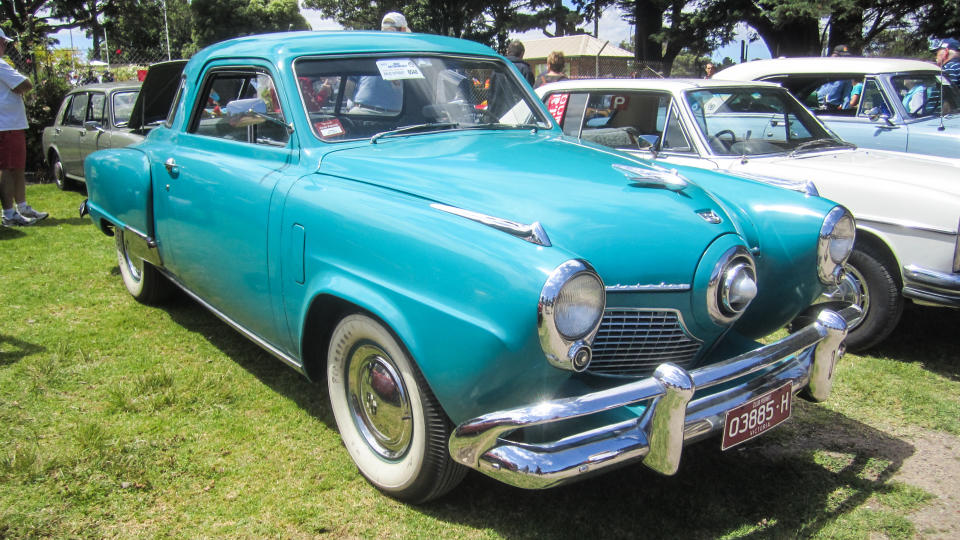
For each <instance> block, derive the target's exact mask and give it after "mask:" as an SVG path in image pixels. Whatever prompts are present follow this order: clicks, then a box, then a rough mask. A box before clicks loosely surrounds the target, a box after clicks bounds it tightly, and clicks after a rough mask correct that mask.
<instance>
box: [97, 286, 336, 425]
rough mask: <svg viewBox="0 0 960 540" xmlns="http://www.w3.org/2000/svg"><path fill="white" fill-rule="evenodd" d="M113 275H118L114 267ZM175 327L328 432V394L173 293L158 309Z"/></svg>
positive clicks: (329, 413) (334, 422)
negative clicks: (204, 342)
mask: <svg viewBox="0 0 960 540" xmlns="http://www.w3.org/2000/svg"><path fill="white" fill-rule="evenodd" d="M111 272H112V273H116V274H119V273H120V270H119V269H118V268H117V267H114V268H113V269H112V270H111ZM161 307H162V309H164V310H165V311H166V312H167V313H168V314H169V315H170V318H171V319H172V320H173V321H174V322H176V323H177V324H178V325H180V326H182V327H184V328H186V329H188V330H191V331H193V332H197V333H199V334H201V335H203V336H204V339H206V340H207V341H208V342H209V343H210V344H211V345H213V346H214V347H216V348H217V349H219V350H220V351H222V352H223V353H224V354H225V355H227V356H229V357H230V358H231V359H232V360H233V361H234V362H236V363H237V365H239V366H240V367H242V368H243V369H245V370H247V371H248V372H249V373H250V374H252V375H253V376H254V377H256V378H257V379H259V380H260V381H261V382H262V383H264V384H266V385H267V386H269V387H270V388H271V389H272V390H273V391H274V392H277V393H279V394H282V395H284V396H286V397H288V398H290V399H292V400H294V402H295V403H296V404H297V405H298V406H299V407H300V408H301V409H303V410H304V411H306V412H307V413H308V414H310V415H311V416H313V417H315V418H317V419H319V420H320V421H322V422H323V423H324V424H326V425H327V426H328V427H329V428H331V429H336V421H335V420H334V418H333V414H332V413H331V412H330V408H329V407H328V405H327V392H326V388H325V387H324V385H322V384H314V383H312V382H310V381H309V380H308V379H307V378H306V377H304V376H303V375H300V374H299V373H297V372H296V371H294V370H293V369H292V368H291V367H289V366H287V365H286V364H284V363H283V362H281V361H280V360H278V359H277V358H275V357H274V356H273V355H271V354H270V353H268V352H266V351H264V350H263V349H262V348H260V347H259V346H258V345H256V344H255V343H253V342H252V341H250V340H249V339H247V338H246V337H244V336H243V335H241V334H240V333H239V332H237V331H236V330H234V329H233V328H231V327H230V326H229V325H227V324H226V323H225V322H223V321H221V320H220V319H218V318H217V317H216V316H215V315H213V314H212V313H211V312H210V311H208V310H207V309H206V308H204V307H203V306H201V305H200V304H198V303H197V302H195V301H194V300H193V299H191V298H190V297H188V296H187V295H186V294H183V293H179V292H178V293H177V294H175V295H174V296H173V297H172V298H171V299H170V300H169V301H168V302H166V304H165V305H163V306H161Z"/></svg>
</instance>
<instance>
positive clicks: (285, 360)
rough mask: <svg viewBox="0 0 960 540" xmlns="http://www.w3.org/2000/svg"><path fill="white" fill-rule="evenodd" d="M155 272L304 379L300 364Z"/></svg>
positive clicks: (172, 277) (171, 277) (164, 271)
mask: <svg viewBox="0 0 960 540" xmlns="http://www.w3.org/2000/svg"><path fill="white" fill-rule="evenodd" d="M157 270H159V271H160V272H161V273H163V275H164V276H165V277H166V278H167V279H169V280H170V282H171V283H173V284H174V285H176V286H177V287H179V288H180V289H181V290H182V291H183V292H184V293H186V294H187V296H189V297H190V298H193V299H194V300H196V302H197V303H198V304H200V305H201V306H203V307H205V308H207V309H208V310H209V311H210V313H213V314H214V315H216V317H217V318H218V319H220V320H221V321H223V322H225V323H227V325H228V326H230V327H231V328H233V329H234V330H236V331H237V332H240V333H241V334H243V336H244V337H246V338H247V339H249V340H250V341H252V342H254V343H256V344H257V345H259V346H260V348H262V349H263V350H265V351H267V352H268V353H270V354H272V355H273V356H275V357H277V359H279V360H280V361H281V362H283V363H284V364H287V365H288V366H290V367H292V368H293V369H295V370H297V372H298V373H300V374H301V375H303V376H305V377H306V376H307V372H306V370H305V369H304V367H303V363H302V362H300V361H298V360H297V359H296V358H294V357H292V356H290V355H288V354H287V353H285V352H283V351H281V350H280V349H278V348H276V347H274V346H273V345H271V344H270V343H268V342H267V341H266V340H264V339H263V338H261V337H260V336H258V335H257V334H255V333H253V332H252V331H250V330H247V328H246V327H244V326H243V325H241V324H240V323H238V322H237V321H235V320H233V319H231V318H230V317H228V316H227V315H225V314H224V313H223V312H221V311H220V310H218V309H217V308H215V307H213V306H212V305H210V304H209V303H208V302H207V301H206V300H204V299H203V298H200V297H199V296H198V295H197V294H196V293H194V292H193V291H191V290H190V289H188V288H187V286H186V285H184V284H183V283H180V281H179V280H177V278H175V277H174V276H173V275H172V274H170V273H169V272H167V271H166V270H164V269H162V268H157Z"/></svg>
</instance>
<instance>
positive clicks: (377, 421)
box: [345, 344, 413, 460]
mask: <svg viewBox="0 0 960 540" xmlns="http://www.w3.org/2000/svg"><path fill="white" fill-rule="evenodd" d="M347 365H348V367H347V378H346V382H345V384H346V386H347V400H348V402H349V406H350V414H351V415H352V416H353V421H354V423H355V424H356V426H357V429H359V430H360V433H361V435H363V438H364V440H366V442H367V444H368V445H369V446H370V448H371V449H373V451H374V452H376V453H377V454H379V455H380V456H381V457H383V458H385V459H390V460H396V459H399V458H401V457H403V455H404V454H406V452H407V450H408V449H409V448H410V441H411V439H412V438H413V417H412V416H411V412H410V411H411V408H410V399H409V396H408V395H407V390H406V387H405V386H404V384H403V378H402V377H401V376H400V373H399V371H398V370H397V367H396V366H395V365H394V364H393V362H392V361H391V360H390V357H389V356H388V355H387V353H385V352H384V351H383V350H382V349H380V348H379V347H377V346H376V345H372V344H364V345H360V346H358V347H357V348H356V349H354V351H353V353H352V354H351V355H350V358H349V363H348V364H347Z"/></svg>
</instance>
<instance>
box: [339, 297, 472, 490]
mask: <svg viewBox="0 0 960 540" xmlns="http://www.w3.org/2000/svg"><path fill="white" fill-rule="evenodd" d="M327 387H328V392H329V395H330V405H331V408H332V409H333V414H334V417H335V418H336V421H337V428H338V429H339V430H340V437H341V439H343V444H344V446H346V448H347V451H348V452H349V453H350V457H351V458H353V461H354V463H356V465H357V468H358V469H359V470H360V474H362V475H363V476H364V477H365V478H366V479H367V480H368V481H369V482H370V483H371V484H373V485H374V486H375V487H376V488H377V489H379V490H380V491H382V492H384V493H386V494H387V495H390V496H391V497H395V498H397V499H401V500H404V501H409V502H424V501H427V500H430V499H434V498H436V497H439V496H440V495H443V494H444V493H446V492H447V491H449V490H451V489H453V488H454V487H455V486H456V485H457V484H458V483H459V482H460V480H461V479H462V478H463V476H464V474H466V470H467V469H466V468H465V467H463V466H462V465H459V464H457V463H455V462H454V461H453V460H452V459H451V458H450V454H449V452H448V451H447V440H448V439H449V437H450V431H451V429H452V425H451V424H450V422H449V420H447V418H446V416H445V415H444V413H443V411H442V409H441V408H440V405H439V403H438V402H437V399H436V397H434V395H433V392H431V390H430V388H429V387H428V386H427V384H426V382H425V380H424V378H423V375H422V374H421V373H420V371H419V370H418V369H417V367H416V366H415V365H414V364H413V362H412V361H411V360H410V358H409V357H408V355H407V354H406V352H405V351H404V349H403V348H402V347H401V346H400V345H399V343H398V342H397V340H396V339H395V338H394V336H393V334H392V333H390V331H389V330H387V329H386V328H385V327H384V326H383V325H381V324H380V323H379V322H377V321H375V320H374V319H372V318H371V317H368V316H366V315H362V314H353V315H349V316H347V317H345V318H344V319H343V320H341V321H340V323H339V324H338V325H337V327H336V328H335V329H334V331H333V335H332V336H331V340H330V348H329V351H328V356H327Z"/></svg>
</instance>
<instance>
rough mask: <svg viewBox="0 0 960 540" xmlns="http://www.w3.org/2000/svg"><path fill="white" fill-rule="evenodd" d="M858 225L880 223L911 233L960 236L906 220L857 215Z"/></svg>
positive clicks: (956, 232) (948, 230) (953, 232)
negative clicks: (907, 230)
mask: <svg viewBox="0 0 960 540" xmlns="http://www.w3.org/2000/svg"><path fill="white" fill-rule="evenodd" d="M856 220H857V224H861V223H878V224H880V225H892V226H894V227H900V228H901V229H909V230H911V231H921V232H931V233H935V234H949V235H950V236H955V235H957V234H960V231H951V230H950V229H943V228H940V227H933V226H930V225H924V224H923V223H918V222H916V221H908V220H905V219H889V218H885V217H883V218H881V217H874V216H868V215H864V214H857V216H856Z"/></svg>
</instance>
